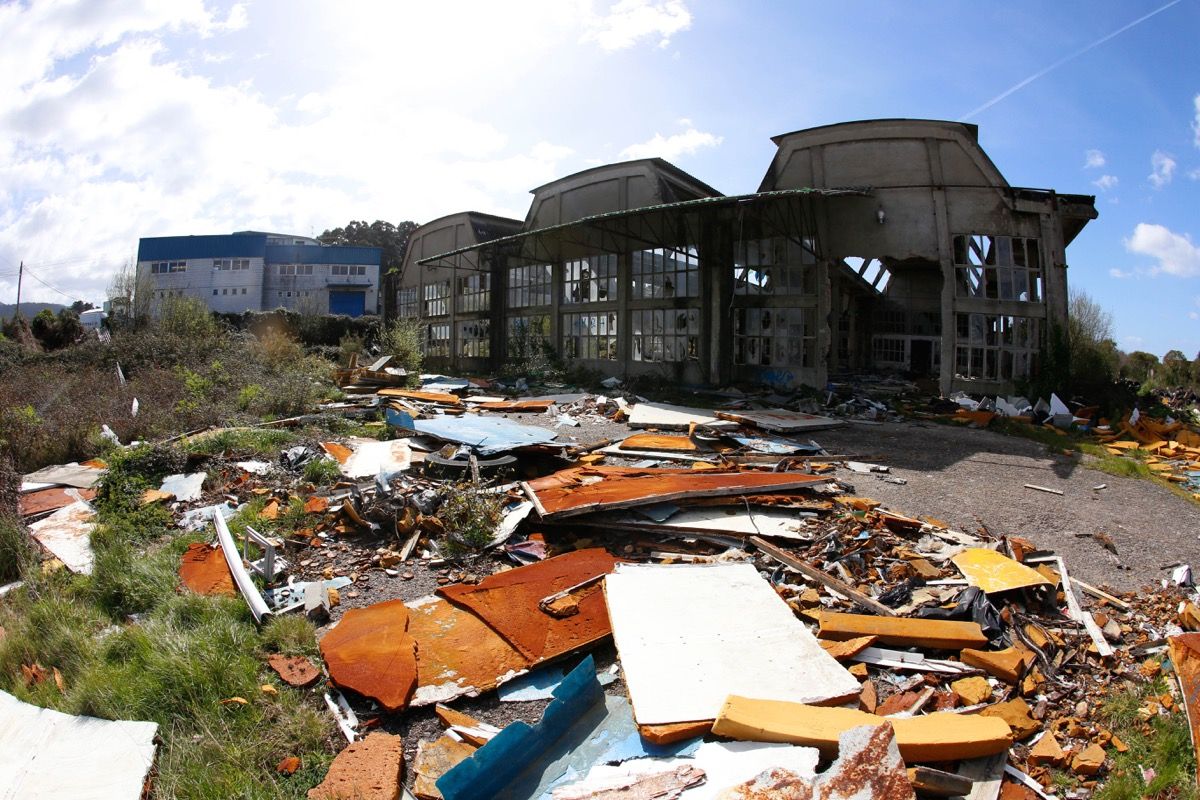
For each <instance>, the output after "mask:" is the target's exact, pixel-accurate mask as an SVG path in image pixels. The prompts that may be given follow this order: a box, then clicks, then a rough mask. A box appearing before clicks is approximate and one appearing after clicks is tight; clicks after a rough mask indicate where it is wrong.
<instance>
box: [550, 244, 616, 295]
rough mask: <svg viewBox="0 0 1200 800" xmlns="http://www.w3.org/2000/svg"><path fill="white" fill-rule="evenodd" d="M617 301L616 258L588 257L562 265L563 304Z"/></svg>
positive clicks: (605, 255)
mask: <svg viewBox="0 0 1200 800" xmlns="http://www.w3.org/2000/svg"><path fill="white" fill-rule="evenodd" d="M616 299H617V257H616V256H615V255H613V254H612V253H604V254H601V255H598V256H588V257H587V258H580V259H576V260H574V261H567V262H566V263H564V264H563V302H564V303H603V302H605V301H608V300H616Z"/></svg>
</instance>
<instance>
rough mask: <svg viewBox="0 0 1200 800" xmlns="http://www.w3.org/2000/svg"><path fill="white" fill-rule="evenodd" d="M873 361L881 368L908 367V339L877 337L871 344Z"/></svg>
mask: <svg viewBox="0 0 1200 800" xmlns="http://www.w3.org/2000/svg"><path fill="white" fill-rule="evenodd" d="M871 360H872V361H874V362H875V364H876V365H877V366H881V367H884V366H886V367H907V366H908V339H906V338H905V337H903V336H876V337H875V339H874V340H873V341H872V342H871Z"/></svg>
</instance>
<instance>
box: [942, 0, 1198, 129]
mask: <svg viewBox="0 0 1200 800" xmlns="http://www.w3.org/2000/svg"><path fill="white" fill-rule="evenodd" d="M1180 2H1182V0H1171V2H1169V3H1167V4H1166V5H1165V6H1162V7H1160V8H1156V9H1154V10H1153V11H1151V12H1150V13H1149V14H1146V15H1145V16H1142V17H1138V18H1137V19H1135V20H1134V21H1133V22H1130V23H1129V24H1128V25H1125V26H1123V27H1120V28H1117V29H1116V30H1115V31H1113V32H1112V33H1110V34H1108V35H1107V36H1104V37H1101V38H1099V39H1097V40H1096V41H1094V42H1092V43H1091V44H1089V45H1086V46H1084V47H1081V48H1079V49H1078V50H1076V51H1075V52H1074V53H1071V54H1070V55H1067V56H1063V57H1062V58H1060V59H1059V60H1058V61H1055V62H1054V63H1053V64H1051V65H1050V66H1048V67H1046V68H1044V69H1041V70H1038V71H1037V72H1035V73H1033V74H1032V75H1030V76H1029V77H1028V78H1026V79H1025V80H1023V81H1021V82H1020V83H1018V84H1015V85H1013V86H1011V87H1009V88H1008V89H1005V90H1004V91H1003V92H1001V93H1000V94H998V95H996V96H995V97H993V98H992V99H991V100H988V101H987V102H986V103H984V104H983V105H981V106H980V107H979V108H977V109H975V110H974V111H970V112H968V113H966V114H963V115H962V116H961V117H959V118H958V121H959V122H964V121H966V120H968V119H970V118H971V117H973V116H975V115H976V114H978V113H980V112H981V111H987V110H988V109H989V108H991V107H992V106H994V105H996V103H999V102H1000V101H1001V100H1003V99H1004V98H1006V97H1008V96H1009V95H1010V94H1013V93H1014V92H1019V91H1020V90H1022V89H1024V88H1025V87H1026V86H1028V85H1029V84H1031V83H1033V82H1034V81H1036V80H1037V79H1038V78H1040V77H1042V76H1043V75H1045V74H1046V73H1048V72H1053V71H1054V70H1056V69H1058V68H1059V67H1061V66H1062V65H1063V64H1066V63H1067V62H1068V61H1073V60H1074V59H1076V58H1079V57H1080V56H1081V55H1083V54H1084V53H1086V52H1088V51H1089V50H1094V49H1096V48H1097V47H1099V46H1100V45H1102V44H1104V43H1105V42H1107V41H1109V40H1110V39H1114V38H1116V37H1117V36H1120V35H1121V34H1122V33H1124V32H1125V31H1127V30H1129V29H1130V28H1132V27H1135V26H1137V25H1140V24H1142V23H1143V22H1145V21H1146V20H1148V19H1150V18H1151V17H1153V16H1154V15H1156V14H1161V13H1162V12H1164V11H1166V10H1167V9H1168V8H1170V7H1171V6H1173V5H1176V4H1178V3H1180Z"/></svg>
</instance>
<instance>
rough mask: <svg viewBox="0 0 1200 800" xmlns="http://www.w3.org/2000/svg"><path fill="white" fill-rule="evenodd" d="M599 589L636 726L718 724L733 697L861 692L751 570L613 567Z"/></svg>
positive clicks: (827, 696) (809, 698)
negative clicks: (603, 595)
mask: <svg viewBox="0 0 1200 800" xmlns="http://www.w3.org/2000/svg"><path fill="white" fill-rule="evenodd" d="M604 593H605V597H606V599H607V602H608V611H609V616H610V618H611V620H612V626H613V638H614V639H615V641H616V644H617V651H618V653H619V654H620V657H621V666H622V670H623V672H624V675H625V684H626V686H627V687H628V690H629V697H630V700H631V701H632V702H633V708H634V717H635V718H636V719H637V721H638V724H640V725H664V724H670V723H678V722H693V721H697V720H709V719H715V718H716V716H717V712H719V711H720V710H721V705H722V704H723V703H724V702H725V698H726V697H728V696H729V695H731V694H753V695H754V696H756V697H760V698H769V699H774V700H789V701H792V702H797V703H811V702H827V701H831V700H840V699H845V698H850V697H854V696H856V695H857V694H858V692H859V684H858V680H857V679H856V678H855V677H854V676H853V675H851V674H850V673H849V672H848V671H847V670H846V668H845V667H843V666H842V665H841V664H839V663H838V662H837V661H836V660H835V659H834V658H833V657H832V656H830V655H829V654H827V653H826V652H825V651H824V650H823V649H822V648H821V646H820V645H819V644H818V643H817V640H816V639H815V638H814V637H813V635H812V634H811V633H809V631H808V629H807V628H806V627H805V626H804V624H803V623H802V622H800V621H799V620H798V619H797V618H796V616H795V615H794V614H793V613H792V611H791V609H790V608H788V605H787V603H785V602H784V601H783V599H782V598H780V597H779V595H778V594H776V593H775V591H774V590H773V589H771V586H770V584H768V583H767V582H766V581H765V580H763V579H762V577H761V576H760V575H759V574H758V570H757V569H755V567H754V565H752V564H721V565H682V566H678V565H671V566H665V565H657V564H655V565H642V564H636V565H635V564H619V565H617V568H616V571H615V572H613V574H611V575H609V576H608V577H607V578H605V582H604ZM797 675H803V676H804V679H803V680H797Z"/></svg>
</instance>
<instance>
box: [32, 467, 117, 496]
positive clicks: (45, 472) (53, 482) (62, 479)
mask: <svg viewBox="0 0 1200 800" xmlns="http://www.w3.org/2000/svg"><path fill="white" fill-rule="evenodd" d="M103 474H104V469H103V467H99V466H95V465H91V464H79V463H76V462H74V461H72V462H71V463H70V464H58V465H55V466H52V467H43V468H42V469H39V470H38V471H37V472H31V473H29V474H28V475H25V476H24V478H23V479H22V482H21V491H22V492H30V491H35V490H37V489H45V488H47V487H50V486H73V487H75V488H76V489H91V488H93V487H94V486H95V485H96V484H97V483H99V482H100V477H101V476H102V475H103Z"/></svg>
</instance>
